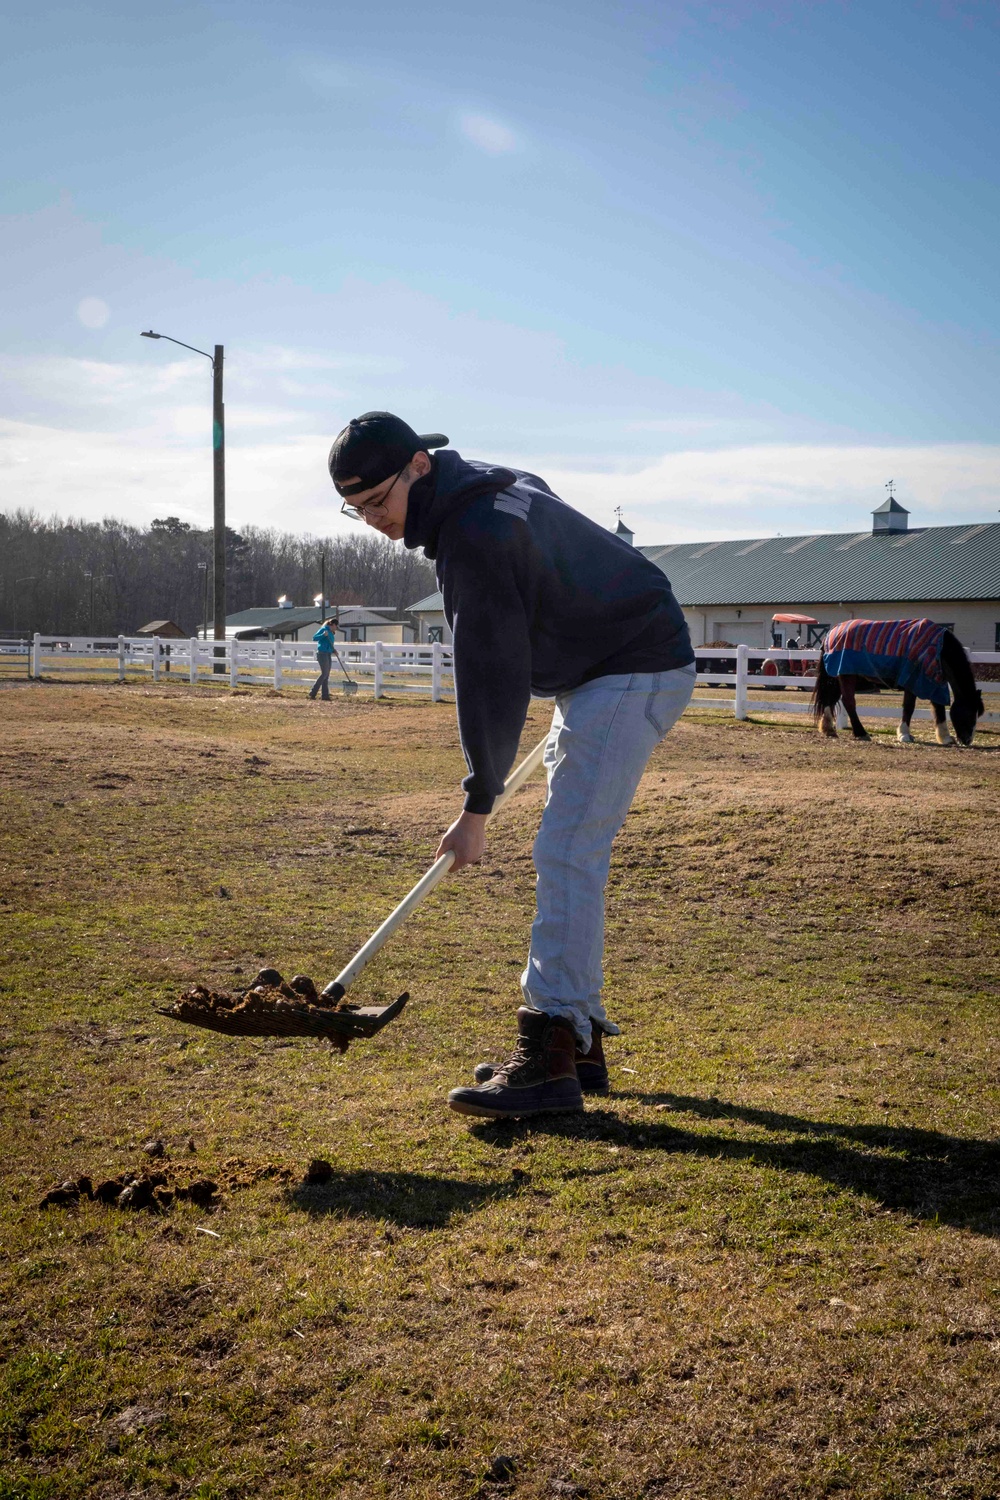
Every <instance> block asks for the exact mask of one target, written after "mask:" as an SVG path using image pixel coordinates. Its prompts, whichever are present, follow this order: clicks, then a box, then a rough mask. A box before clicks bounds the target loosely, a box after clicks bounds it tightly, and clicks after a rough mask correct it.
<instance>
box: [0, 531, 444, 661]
mask: <svg viewBox="0 0 1000 1500" xmlns="http://www.w3.org/2000/svg"><path fill="white" fill-rule="evenodd" d="M324 556H325V559H326V564H325V565H326V597H327V598H328V599H330V600H331V601H332V602H333V603H335V604H381V605H389V606H391V607H392V609H393V610H394V611H395V612H396V613H397V614H402V613H403V612H404V611H405V610H406V608H407V606H408V605H410V604H413V603H415V602H416V601H417V600H418V599H422V598H424V597H425V595H427V594H430V593H433V592H434V590H435V589H436V588H437V583H436V581H435V577H434V569H433V567H432V566H431V564H430V563H429V562H427V561H426V559H425V558H424V557H423V556H422V555H421V554H419V553H417V552H408V551H407V550H406V549H405V548H402V547H396V546H394V545H393V544H392V543H390V542H387V541H386V540H385V539H384V538H382V537H379V536H376V535H374V534H373V533H372V532H370V531H364V530H362V529H361V528H360V527H359V528H358V533H357V535H356V536H353V535H350V536H336V537H314V536H296V535H295V534H294V533H292V532H288V531H276V530H271V529H265V528H262V527H257V526H247V527H245V528H244V529H243V530H242V531H232V530H230V529H229V528H228V527H227V528H226V612H227V614H230V615H231V614H236V613H238V612H239V611H240V610H243V609H253V608H256V607H267V606H270V605H276V604H277V602H278V598H279V596H280V595H282V594H284V595H286V596H287V597H288V598H289V599H291V600H292V602H293V603H294V604H297V605H311V604H312V601H313V599H314V597H315V596H316V595H317V594H318V593H319V592H320V574H321V566H322V565H321V558H322V557H324ZM203 565H204V566H203ZM206 570H207V578H208V621H209V634H211V621H212V614H213V604H212V532H211V531H210V530H208V531H198V530H195V529H194V528H193V527H191V526H189V525H188V524H187V522H185V521H180V520H178V519H177V517H176V516H167V517H166V518H164V519H162V520H156V521H153V522H152V523H151V524H150V525H149V526H148V527H141V526H132V525H130V524H129V523H128V522H127V521H117V520H114V519H111V518H106V519H105V520H103V521H74V520H67V521H63V520H60V519H59V518H43V517H41V516H38V515H37V514H35V513H34V512H33V511H30V510H14V511H10V512H7V513H6V514H2V515H0V634H2V635H25V636H27V635H30V634H31V633H32V632H33V631H36V630H40V631H44V632H46V633H47V632H56V631H59V632H62V633H64V634H66V635H133V634H134V633H135V632H136V631H137V630H138V629H140V628H141V627H142V626H143V625H146V624H148V623H149V622H150V621H152V620H174V621H176V623H177V624H178V625H180V626H182V627H183V629H184V631H185V633H186V634H189V635H196V634H198V633H199V632H200V631H201V629H202V628H203V625H204V620H205V579H206Z"/></svg>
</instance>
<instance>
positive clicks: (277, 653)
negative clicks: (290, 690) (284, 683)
mask: <svg viewBox="0 0 1000 1500" xmlns="http://www.w3.org/2000/svg"><path fill="white" fill-rule="evenodd" d="M281 646H282V643H281V641H275V643H274V685H275V687H276V688H278V689H280V688H281Z"/></svg>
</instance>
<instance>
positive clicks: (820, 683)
mask: <svg viewBox="0 0 1000 1500" xmlns="http://www.w3.org/2000/svg"><path fill="white" fill-rule="evenodd" d="M839 702H840V678H839V677H831V676H830V674H829V672H828V671H827V670H826V663H825V662H824V660H823V653H822V651H821V652H820V657H819V661H818V662H817V664H816V686H815V687H814V688H813V695H812V712H813V718H814V719H815V721H816V723H817V724H819V723H821V721H822V720H823V718H824V716H825V715H826V714H827V713H828V712H829V711H830V710H831V709H834V708H836V706H837V704H838V703H839Z"/></svg>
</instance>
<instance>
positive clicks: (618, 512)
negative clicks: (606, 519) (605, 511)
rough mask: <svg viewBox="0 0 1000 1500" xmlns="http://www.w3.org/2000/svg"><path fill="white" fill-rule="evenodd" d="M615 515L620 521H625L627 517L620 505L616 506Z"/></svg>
mask: <svg viewBox="0 0 1000 1500" xmlns="http://www.w3.org/2000/svg"><path fill="white" fill-rule="evenodd" d="M615 515H616V516H617V517H618V519H619V521H623V520H624V519H625V517H624V516H623V515H622V508H621V506H620V505H616V506H615Z"/></svg>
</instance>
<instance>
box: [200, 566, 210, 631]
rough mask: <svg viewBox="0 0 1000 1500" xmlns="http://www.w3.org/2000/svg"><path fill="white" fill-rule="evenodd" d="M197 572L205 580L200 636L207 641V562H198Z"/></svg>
mask: <svg viewBox="0 0 1000 1500" xmlns="http://www.w3.org/2000/svg"><path fill="white" fill-rule="evenodd" d="M198 572H199V573H200V574H201V575H202V577H203V578H204V580H205V604H204V609H203V612H202V617H201V618H202V627H201V638H202V640H204V641H207V640H208V563H207V562H203V563H199V564H198Z"/></svg>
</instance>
